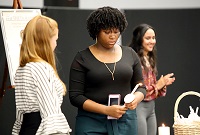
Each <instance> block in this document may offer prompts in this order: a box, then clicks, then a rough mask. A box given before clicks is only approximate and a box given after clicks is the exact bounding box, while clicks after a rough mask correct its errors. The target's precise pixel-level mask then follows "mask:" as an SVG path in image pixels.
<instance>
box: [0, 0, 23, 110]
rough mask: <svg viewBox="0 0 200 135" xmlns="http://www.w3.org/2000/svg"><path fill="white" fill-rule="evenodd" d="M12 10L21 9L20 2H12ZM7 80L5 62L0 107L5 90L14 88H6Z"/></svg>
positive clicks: (17, 0) (0, 90) (6, 64)
mask: <svg viewBox="0 0 200 135" xmlns="http://www.w3.org/2000/svg"><path fill="white" fill-rule="evenodd" d="M13 9H22V4H21V1H20V0H13ZM7 79H8V63H7V60H6V61H5V65H4V74H3V81H2V86H1V88H0V107H1V104H2V100H3V96H4V95H5V92H6V89H11V88H14V86H8V87H7V86H6V82H7Z"/></svg>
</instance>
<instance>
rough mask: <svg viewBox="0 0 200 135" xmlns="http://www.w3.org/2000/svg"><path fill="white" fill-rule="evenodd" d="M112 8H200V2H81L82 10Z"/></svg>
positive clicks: (111, 0)
mask: <svg viewBox="0 0 200 135" xmlns="http://www.w3.org/2000/svg"><path fill="white" fill-rule="evenodd" d="M102 6H112V7H116V8H121V9H185V8H200V0H79V8H80V9H96V8H99V7H102Z"/></svg>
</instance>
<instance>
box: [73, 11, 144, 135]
mask: <svg viewBox="0 0 200 135" xmlns="http://www.w3.org/2000/svg"><path fill="white" fill-rule="evenodd" d="M126 27H127V21H126V18H125V16H124V14H123V13H122V12H120V11H119V10H118V9H116V8H112V7H102V8H99V9H97V10H95V11H93V12H92V13H91V14H90V15H89V17H88V19H87V29H88V32H89V34H90V36H91V37H92V38H93V39H94V40H96V43H94V44H93V45H90V46H89V47H88V48H86V49H85V50H82V51H79V52H78V53H77V55H76V56H75V58H74V61H73V63H72V65H71V69H70V84H69V96H70V101H71V103H72V105H74V106H76V107H77V108H78V114H77V117H76V126H75V134H76V135H85V134H87V135H100V134H108V135H113V134H114V135H130V134H132V135H137V120H136V112H135V108H136V106H137V104H138V103H139V102H141V100H143V98H144V96H145V94H146V89H145V87H143V86H141V87H139V88H138V89H137V91H136V92H135V93H134V95H135V100H133V101H132V102H131V103H128V104H127V103H124V100H123V99H124V97H125V95H126V94H128V93H130V92H131V91H132V89H133V87H134V86H135V85H136V84H138V83H142V82H143V78H142V71H141V64H140V60H139V58H138V56H137V54H136V53H135V52H134V51H133V49H131V48H130V47H125V46H120V45H118V44H117V43H116V42H117V40H118V38H119V36H120V34H121V33H122V32H123V31H124V30H125V28H126ZM110 94H120V95H121V100H120V105H111V106H108V97H109V95H110ZM107 116H111V117H113V118H115V119H108V118H107Z"/></svg>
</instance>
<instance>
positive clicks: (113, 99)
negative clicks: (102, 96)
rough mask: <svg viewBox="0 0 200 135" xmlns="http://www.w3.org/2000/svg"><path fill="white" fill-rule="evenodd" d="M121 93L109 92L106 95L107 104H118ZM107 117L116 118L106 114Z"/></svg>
mask: <svg viewBox="0 0 200 135" xmlns="http://www.w3.org/2000/svg"><path fill="white" fill-rule="evenodd" d="M120 101H121V95H120V94H109V96H108V106H111V105H120ZM107 119H117V118H115V117H111V116H107Z"/></svg>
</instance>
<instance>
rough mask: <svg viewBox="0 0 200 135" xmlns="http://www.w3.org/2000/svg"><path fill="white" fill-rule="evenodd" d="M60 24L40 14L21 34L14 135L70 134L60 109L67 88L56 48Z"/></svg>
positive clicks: (16, 82) (16, 79)
mask: <svg viewBox="0 0 200 135" xmlns="http://www.w3.org/2000/svg"><path fill="white" fill-rule="evenodd" d="M57 39H58V24H57V22H56V21H55V20H53V19H51V18H49V17H46V16H43V15H39V16H36V17H34V18H33V19H31V20H30V21H29V22H28V24H27V25H26V27H25V30H24V31H23V35H22V45H21V50H20V62H19V68H18V69H17V71H16V76H15V100H16V121H15V123H14V126H13V130H12V134H13V135H18V134H19V135H35V134H36V135H49V134H69V132H71V129H70V127H69V125H68V122H67V120H66V118H65V116H64V114H63V113H62V111H61V104H62V101H63V95H65V93H66V87H65V85H64V83H63V82H62V81H61V80H60V78H59V76H58V73H57V70H56V61H55V54H54V49H55V47H56V46H57V42H56V41H57Z"/></svg>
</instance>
